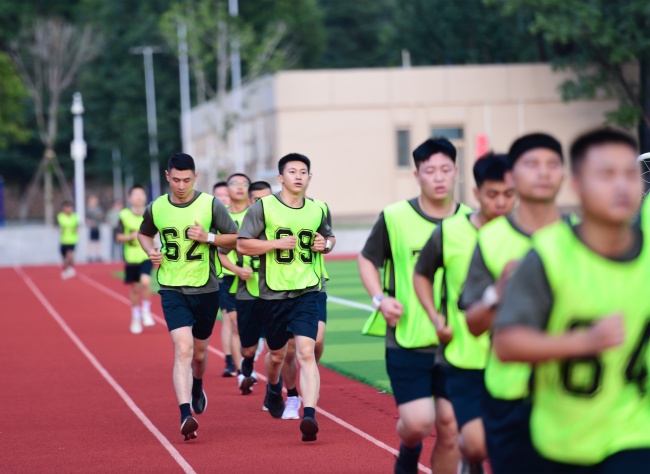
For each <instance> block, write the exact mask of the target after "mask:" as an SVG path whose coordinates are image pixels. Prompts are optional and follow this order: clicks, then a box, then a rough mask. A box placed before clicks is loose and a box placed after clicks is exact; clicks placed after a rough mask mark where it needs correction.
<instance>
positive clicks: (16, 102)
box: [0, 53, 29, 149]
mask: <svg viewBox="0 0 650 474" xmlns="http://www.w3.org/2000/svg"><path fill="white" fill-rule="evenodd" d="M26 97H27V90H26V89H25V86H24V85H23V83H22V81H21V80H20V77H18V74H17V72H16V69H15V68H14V65H13V64H12V63H11V60H10V59H9V57H7V55H5V54H3V53H0V104H2V107H0V149H4V148H7V146H8V144H9V143H10V142H13V143H24V142H25V141H26V140H27V139H28V138H29V131H28V130H27V129H26V128H25V126H26V124H25V122H26V121H25V116H24V114H23V107H24V103H25V98H26Z"/></svg>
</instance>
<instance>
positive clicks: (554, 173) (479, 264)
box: [459, 133, 564, 474]
mask: <svg viewBox="0 0 650 474" xmlns="http://www.w3.org/2000/svg"><path fill="white" fill-rule="evenodd" d="M508 157H509V160H510V165H511V167H512V178H513V181H514V185H515V191H516V193H517V195H518V197H519V205H518V207H517V208H516V209H515V211H514V212H513V213H512V215H510V216H508V217H498V218H496V219H494V220H492V221H491V222H489V223H488V224H486V225H485V226H483V227H482V228H481V229H480V230H479V232H478V236H477V245H476V248H475V250H474V253H473V255H472V259H471V262H470V266H469V270H468V272H467V280H466V281H465V287H464V289H463V293H462V294H461V298H460V305H459V307H460V308H461V309H463V310H466V317H467V325H468V328H469V330H470V331H471V332H472V334H474V335H476V336H479V335H480V334H483V333H484V332H485V331H487V330H489V328H490V326H491V324H492V321H493V318H494V312H495V307H496V305H497V304H498V303H499V300H500V296H501V294H502V286H503V284H504V282H505V281H506V279H507V277H508V275H509V273H510V271H511V269H512V268H513V267H514V265H515V264H516V262H517V261H519V260H520V259H521V258H523V256H524V255H525V254H526V252H527V251H528V250H529V249H530V247H531V245H532V243H531V240H530V239H531V236H532V235H533V233H535V232H536V231H538V230H539V229H541V228H543V227H545V226H547V225H548V224H551V223H553V222H556V221H557V220H559V219H560V217H561V214H560V211H559V210H558V208H557V206H556V205H555V197H556V195H557V193H558V192H559V190H560V186H561V184H562V179H563V177H564V171H563V158H562V146H561V145H560V143H559V142H558V141H557V140H556V139H555V138H553V137H551V136H549V135H546V134H541V133H533V134H529V135H524V136H522V137H520V138H518V139H517V140H515V142H514V143H513V144H512V146H511V147H510V151H509V152H508ZM530 374H531V368H530V366H528V365H525V364H504V363H501V362H500V361H499V360H498V359H497V358H496V357H495V355H494V353H493V351H491V352H490V354H489V356H488V361H487V364H486V367H485V387H486V389H487V394H486V399H485V402H484V404H483V408H484V410H483V426H484V428H485V437H486V444H487V449H488V457H489V459H490V465H491V467H492V471H493V472H494V474H505V473H512V472H522V473H523V472H533V471H534V469H536V465H537V460H538V456H536V452H535V450H534V449H533V447H532V444H531V441H530V430H529V420H530V403H529V401H528V400H527V396H528V383H529V380H530Z"/></svg>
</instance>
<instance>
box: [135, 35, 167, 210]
mask: <svg viewBox="0 0 650 474" xmlns="http://www.w3.org/2000/svg"><path fill="white" fill-rule="evenodd" d="M160 51H161V49H160V48H159V47H156V46H140V47H137V48H131V49H129V52H130V53H131V54H142V57H143V58H144V85H145V91H146V95H147V126H148V129H149V155H150V157H151V161H150V169H151V199H152V200H154V199H156V198H157V197H158V196H160V165H159V163H158V123H157V120H156V88H155V84H154V77H153V53H158V52H160Z"/></svg>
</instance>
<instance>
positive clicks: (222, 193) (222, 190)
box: [213, 186, 230, 206]
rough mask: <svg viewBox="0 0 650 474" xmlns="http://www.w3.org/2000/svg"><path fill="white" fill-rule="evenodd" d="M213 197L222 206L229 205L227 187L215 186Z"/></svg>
mask: <svg viewBox="0 0 650 474" xmlns="http://www.w3.org/2000/svg"><path fill="white" fill-rule="evenodd" d="M213 196H214V197H216V198H217V199H218V200H219V201H221V204H223V205H224V206H229V205H230V194H228V186H217V187H216V188H214V193H213Z"/></svg>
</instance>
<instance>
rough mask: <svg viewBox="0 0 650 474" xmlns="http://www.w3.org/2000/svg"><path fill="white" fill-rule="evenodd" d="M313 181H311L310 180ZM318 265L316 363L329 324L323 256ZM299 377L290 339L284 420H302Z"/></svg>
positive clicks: (329, 222)
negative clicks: (319, 285)
mask: <svg viewBox="0 0 650 474" xmlns="http://www.w3.org/2000/svg"><path fill="white" fill-rule="evenodd" d="M310 181H311V180H310ZM307 199H310V200H311V201H313V202H314V203H315V204H317V205H318V207H320V208H321V209H322V210H323V212H324V213H325V217H326V219H327V225H329V226H330V227H331V226H332V215H331V214H330V209H329V207H328V206H327V204H326V203H325V202H323V201H319V200H318V199H314V198H307ZM316 260H317V262H316V265H317V266H318V267H319V269H320V273H321V288H320V291H319V292H318V333H317V334H316V346H315V347H314V356H315V357H316V362H318V361H320V358H321V356H322V355H323V349H324V345H325V327H326V324H327V293H326V291H327V279H328V277H327V271H326V270H325V259H324V258H323V254H320V253H319V254H316ZM297 376H298V365H297V363H296V342H295V340H294V339H290V340H289V343H288V344H287V355H286V356H285V358H284V365H283V366H282V378H283V380H284V385H285V387H286V388H287V402H286V403H285V406H284V412H283V413H282V419H283V420H298V419H300V414H299V411H300V394H299V393H298V389H297V387H296V380H297Z"/></svg>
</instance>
